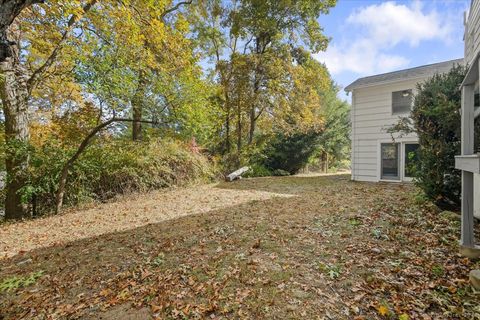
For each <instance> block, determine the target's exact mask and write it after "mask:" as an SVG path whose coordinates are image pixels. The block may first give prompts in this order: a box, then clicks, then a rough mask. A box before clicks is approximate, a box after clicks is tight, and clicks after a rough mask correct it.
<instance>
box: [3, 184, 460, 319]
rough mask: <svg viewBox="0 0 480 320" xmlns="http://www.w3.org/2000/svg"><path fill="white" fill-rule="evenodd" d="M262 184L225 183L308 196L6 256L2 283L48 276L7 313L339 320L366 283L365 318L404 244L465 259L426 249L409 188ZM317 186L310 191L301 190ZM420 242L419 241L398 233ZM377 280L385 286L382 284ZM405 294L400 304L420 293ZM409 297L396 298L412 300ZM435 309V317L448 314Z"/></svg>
mask: <svg viewBox="0 0 480 320" xmlns="http://www.w3.org/2000/svg"><path fill="white" fill-rule="evenodd" d="M296 179H299V180H298V181H301V184H302V185H303V187H302V188H303V189H302V188H300V187H299V186H298V185H296V183H297V182H296ZM259 180H260V181H259V183H258V184H254V185H249V184H250V182H249V181H248V180H243V181H240V182H238V183H233V184H227V185H226V186H227V187H230V186H236V187H238V188H240V189H242V190H244V189H254V190H264V191H270V192H276V190H277V188H279V189H278V190H283V189H281V188H280V187H278V186H275V184H278V185H284V186H285V185H286V186H287V187H288V186H290V185H292V184H293V185H294V186H295V187H296V188H297V189H296V190H298V189H299V188H300V189H301V190H303V191H305V190H307V192H302V191H299V192H297V191H295V190H293V191H294V192H297V193H296V194H297V196H296V197H289V198H285V197H276V198H271V199H266V200H257V201H251V202H248V203H243V204H241V205H237V206H231V207H227V208H223V209H219V210H212V211H209V212H206V213H201V214H196V215H190V216H185V217H181V218H177V219H173V220H168V221H163V222H161V223H155V224H150V225H146V226H142V227H139V228H136V229H131V230H128V231H123V232H114V233H109V234H104V235H101V236H97V237H92V238H87V239H82V240H78V241H73V242H70V243H66V244H62V245H57V246H52V247H46V248H41V249H37V250H33V251H30V252H26V253H24V254H21V255H17V256H15V257H12V258H10V259H6V260H2V261H0V279H5V278H9V277H12V276H14V275H15V276H28V275H30V274H32V273H33V272H38V271H40V270H42V271H43V272H44V273H43V275H42V277H41V278H40V279H38V280H37V281H36V283H35V284H33V285H30V286H27V287H25V288H19V289H17V290H15V291H11V292H3V293H0V310H1V311H0V318H2V316H3V318H5V319H19V318H22V317H25V318H33V317H35V316H39V315H48V316H52V317H53V318H82V319H135V318H138V319H146V318H148V317H149V316H154V315H155V314H157V316H158V317H160V318H182V317H183V318H187V317H191V318H195V317H198V318H205V317H210V316H214V317H220V318H222V317H226V318H238V317H244V318H258V319H260V318H266V317H268V318H279V319H284V318H307V319H309V318H316V317H321V316H324V315H326V314H329V315H330V317H334V318H339V319H341V318H345V306H346V305H349V304H351V303H352V301H355V299H356V297H358V295H359V291H358V290H359V289H358V285H360V287H364V286H367V287H368V288H369V289H368V291H367V292H368V294H365V296H362V299H361V301H360V302H359V303H357V304H355V307H356V308H359V309H358V310H360V311H359V314H361V315H363V316H366V317H369V318H378V315H377V313H376V309H374V308H371V307H369V305H374V303H377V302H378V301H384V300H385V301H386V300H388V298H389V297H388V296H385V294H384V293H383V292H384V291H385V290H387V289H388V290H395V285H396V284H395V283H396V282H395V281H396V280H395V281H393V280H392V283H390V282H389V281H388V279H397V278H396V277H397V271H395V270H394V269H392V268H391V264H390V263H389V262H388V261H390V260H391V261H392V262H395V263H398V261H399V260H398V259H400V258H401V257H400V256H399V255H398V254H397V253H396V252H401V251H402V250H408V251H409V252H412V255H413V256H418V257H422V259H423V260H425V262H423V263H424V264H425V265H440V266H442V268H444V269H445V270H446V265H445V266H443V264H448V265H450V264H452V263H454V262H455V263H458V261H457V260H458V259H457V257H456V256H455V253H454V251H453V250H452V248H451V247H447V246H445V245H442V247H441V250H440V247H437V248H436V250H430V251H425V246H427V245H428V244H427V242H424V238H422V237H423V236H424V235H425V230H424V229H423V228H422V227H420V226H418V224H415V223H412V221H410V220H411V219H412V217H411V216H409V215H408V214H407V212H406V211H405V209H404V208H405V207H406V208H409V205H410V204H409V203H408V199H407V198H406V196H405V195H403V194H402V193H399V192H384V189H385V188H384V187H382V186H379V185H377V184H357V183H349V182H345V181H344V180H342V179H339V180H335V179H334V177H331V176H329V177H312V178H310V177H289V178H275V179H259ZM272 181H274V183H273V182H272ZM277 181H278V182H277ZM245 183H246V184H245ZM309 183H311V184H313V185H314V186H313V187H308V186H305V185H304V184H309ZM243 184H245V185H243ZM391 188H393V189H395V188H397V189H398V190H400V189H399V188H401V187H396V186H392V187H391ZM342 190H343V191H342ZM398 190H397V191H398ZM392 191H394V190H392ZM289 192H291V190H289ZM383 204H387V205H388V206H387V207H386V209H385V208H383V209H382V207H381V206H383ZM389 208H392V209H389ZM382 210H383V211H382ZM388 210H391V212H390V211H388ZM404 215H405V216H404ZM409 219H410V220H409ZM382 220H383V221H382ZM424 220H425V219H421V220H419V221H424ZM426 220H428V219H426ZM429 223H431V222H429ZM403 224H405V225H403ZM407 225H408V228H407V227H405V226H407ZM382 226H389V228H394V227H395V228H397V227H398V229H396V231H395V233H394V234H393V235H394V236H395V237H396V239H397V238H398V239H400V240H398V239H397V240H395V241H396V242H395V243H394V242H392V241H389V240H388V241H387V240H381V239H383V238H381V236H382V235H383V233H385V234H386V232H387V231H388V230H387V229H381V228H382ZM72 228H73V229H74V228H75V227H74V226H72ZM372 230H379V232H380V233H379V236H378V237H376V234H374V235H372ZM439 230H441V232H440V231H439V235H438V237H440V236H441V237H443V238H445V237H447V236H453V237H455V236H456V235H455V234H454V233H453V234H452V231H449V230H451V229H445V230H442V229H439ZM404 233H405V234H404ZM449 233H450V234H449ZM379 237H380V238H379ZM429 237H430V238H426V239H425V241H430V242H428V243H431V241H432V237H433V238H435V237H437V236H436V235H431V236H429ZM412 238H413V239H415V245H412V243H411V241H403V240H402V239H406V240H407V239H412ZM379 239H380V240H379ZM401 241H403V242H401ZM393 245H395V246H396V251H392V252H394V254H392V255H390V253H389V252H390V251H391V250H392V246H393ZM402 246H404V247H402ZM372 247H374V248H376V251H375V252H373V253H372V251H371V248H372ZM445 255H449V256H450V257H451V258H450V259H445ZM405 259H407V260H408V259H409V258H408V257H407V258H405ZM407 260H406V261H407ZM402 263H403V262H402ZM465 268H467V267H463V269H462V268H458V267H457V268H456V269H452V270H451V271H449V274H448V279H461V278H462V276H463V278H465V274H467V272H466V271H465V270H464V269H465ZM438 269H439V270H440V268H438ZM444 269H442V270H444ZM449 270H450V269H449ZM415 272H416V273H415V275H414V277H409V276H408V274H403V276H404V277H407V278H408V282H407V283H408V285H411V286H412V288H419V287H421V288H424V286H422V285H423V284H424V283H427V282H428V281H433V280H434V277H438V275H432V279H429V278H428V277H430V269H428V268H425V269H419V270H416V271H415ZM420 273H421V275H420ZM445 280H447V278H445ZM368 281H370V282H368ZM442 281H443V280H442ZM376 286H377V287H378V288H387V289H385V290H384V289H382V290H379V291H375V290H374V289H375V288H377V287H376ZM407 289H408V288H406V289H405V290H404V292H406V294H405V296H402V297H401V299H410V298H411V297H412V296H411V295H409V294H408V291H409V290H407ZM415 290H416V289H415ZM425 290H427V291H428V290H434V289H428V288H426V289H425ZM462 290H464V289H462ZM360 292H361V291H360ZM402 292H403V291H402ZM426 293H428V292H422V294H426ZM398 294H401V293H400V292H399V293H398ZM401 299H400V300H398V301H397V300H395V301H396V302H395V303H400V304H402V303H404V302H403V300H401ZM463 299H464V301H465V299H466V298H463ZM407 306H408V305H400V307H402V308H407ZM355 310H357V309H355ZM407 310H408V309H407ZM437 311H438V314H435V312H437ZM437 311H435V310H434V309H432V310H430V311H429V312H431V315H432V316H433V318H435V317H436V316H438V317H442V314H441V310H440V309H438V310H437ZM350 315H353V314H350Z"/></svg>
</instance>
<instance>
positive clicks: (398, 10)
mask: <svg viewBox="0 0 480 320" xmlns="http://www.w3.org/2000/svg"><path fill="white" fill-rule="evenodd" d="M452 17H453V16H452V15H450V14H448V13H445V14H440V13H438V12H437V11H436V10H430V11H427V10H426V9H425V8H424V6H423V4H422V3H421V2H419V1H414V2H411V3H409V4H403V3H402V4H399V3H396V2H394V1H389V2H383V3H380V4H373V5H369V6H366V7H362V8H359V9H357V10H355V11H354V12H353V13H351V14H350V16H348V18H347V19H346V22H345V25H344V28H343V29H344V30H343V33H342V34H343V39H340V42H339V43H335V42H334V43H332V44H331V45H330V46H329V47H328V49H327V51H326V52H321V53H318V54H316V55H315V57H316V59H317V60H319V61H321V62H325V63H326V65H327V67H328V68H329V70H330V72H331V73H332V74H339V73H342V72H345V71H348V72H353V73H356V74H359V75H369V74H375V73H382V72H388V71H392V70H396V69H400V68H403V67H407V66H408V65H409V63H410V60H409V59H408V58H406V57H403V56H401V55H399V54H398V52H399V51H400V50H398V49H397V50H395V49H396V46H398V45H407V46H409V47H416V46H418V45H419V44H420V43H421V42H422V41H428V40H439V41H442V42H444V43H449V42H450V41H451V39H452V33H453V30H454V28H453V27H452V25H453V24H452V23H450V22H451V21H452V20H453V19H452ZM397 48H398V47H397ZM395 51H397V52H395Z"/></svg>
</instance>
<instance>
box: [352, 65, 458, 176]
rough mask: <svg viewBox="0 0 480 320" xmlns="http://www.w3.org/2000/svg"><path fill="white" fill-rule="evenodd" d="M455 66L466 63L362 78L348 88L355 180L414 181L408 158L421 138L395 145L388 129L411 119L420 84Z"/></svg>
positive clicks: (403, 139) (412, 137)
mask: <svg viewBox="0 0 480 320" xmlns="http://www.w3.org/2000/svg"><path fill="white" fill-rule="evenodd" d="M455 64H463V59H457V60H451V61H445V62H440V63H435V64H430V65H425V66H420V67H416V68H411V69H405V70H399V71H394V72H389V73H384V74H378V75H374V76H369V77H365V78H360V79H357V80H356V81H354V82H353V83H351V84H350V85H348V86H347V87H346V88H345V91H347V92H350V93H351V94H352V110H351V122H352V157H351V161H352V180H357V181H399V182H400V181H410V180H411V179H412V177H411V174H410V173H409V170H408V168H409V165H408V163H409V161H411V160H410V159H411V158H410V157H409V156H408V155H409V154H412V152H415V151H416V149H417V148H418V138H417V136H416V135H414V134H411V135H408V136H404V137H399V136H398V135H397V136H395V135H394V137H395V142H393V141H392V136H391V134H390V133H388V132H387V131H386V129H387V128H388V127H391V126H392V125H393V124H395V123H396V122H398V120H399V118H400V117H402V116H403V117H404V116H408V114H409V112H410V109H411V107H412V104H413V96H414V95H415V90H416V87H417V84H418V83H419V82H422V81H424V80H426V79H428V78H429V77H431V76H433V75H434V74H435V73H444V72H447V71H449V70H450V69H451V68H452V67H453V66H454V65H455Z"/></svg>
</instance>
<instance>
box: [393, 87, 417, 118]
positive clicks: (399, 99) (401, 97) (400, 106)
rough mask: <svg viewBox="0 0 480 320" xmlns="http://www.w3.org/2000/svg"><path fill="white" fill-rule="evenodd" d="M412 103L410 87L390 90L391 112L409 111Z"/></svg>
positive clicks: (404, 112) (401, 112)
mask: <svg viewBox="0 0 480 320" xmlns="http://www.w3.org/2000/svg"><path fill="white" fill-rule="evenodd" d="M412 103H413V92H412V89H408V90H402V91H395V92H392V114H406V113H409V112H410V110H411V108H412Z"/></svg>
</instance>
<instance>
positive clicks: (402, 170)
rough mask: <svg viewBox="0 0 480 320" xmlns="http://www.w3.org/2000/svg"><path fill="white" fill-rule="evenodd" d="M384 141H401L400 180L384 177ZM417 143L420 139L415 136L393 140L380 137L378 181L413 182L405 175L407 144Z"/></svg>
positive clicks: (378, 142) (378, 145)
mask: <svg viewBox="0 0 480 320" xmlns="http://www.w3.org/2000/svg"><path fill="white" fill-rule="evenodd" d="M382 143H400V154H399V157H400V167H399V170H400V172H399V173H400V174H399V179H398V180H392V179H382ZM411 143H416V144H418V139H414V138H398V139H395V141H393V140H392V139H380V140H377V181H378V182H397V183H398V182H412V180H413V179H412V178H410V177H405V145H406V144H411Z"/></svg>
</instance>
